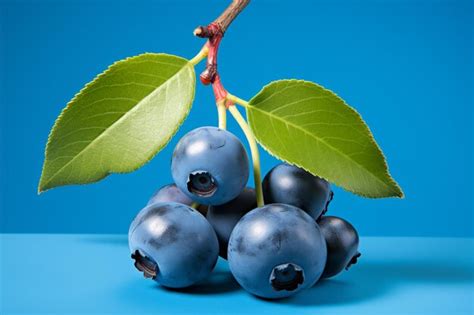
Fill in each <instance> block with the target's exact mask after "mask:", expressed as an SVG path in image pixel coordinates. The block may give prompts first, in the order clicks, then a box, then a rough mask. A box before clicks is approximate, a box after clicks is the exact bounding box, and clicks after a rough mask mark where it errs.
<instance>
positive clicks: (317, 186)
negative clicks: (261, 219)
mask: <svg viewBox="0 0 474 315" xmlns="http://www.w3.org/2000/svg"><path fill="white" fill-rule="evenodd" d="M262 188H263V195H264V199H265V203H266V204H270V203H284V204H289V205H292V206H295V207H297V208H300V209H302V210H304V211H306V212H307V213H308V214H309V215H310V216H312V217H313V218H314V219H317V218H319V217H320V216H321V214H323V213H325V212H326V211H327V206H328V205H329V202H330V201H331V199H332V191H331V187H330V185H329V183H328V182H327V181H326V180H324V179H322V178H319V177H318V176H314V175H312V174H311V173H309V172H307V171H305V170H303V169H301V168H299V167H296V166H294V165H289V164H286V163H282V164H279V165H277V166H275V167H274V168H273V169H271V170H270V172H268V173H267V175H266V176H265V178H264V179H263V184H262Z"/></svg>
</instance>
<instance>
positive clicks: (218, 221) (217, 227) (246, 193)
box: [206, 188, 257, 259]
mask: <svg viewBox="0 0 474 315" xmlns="http://www.w3.org/2000/svg"><path fill="white" fill-rule="evenodd" d="M256 207H257V197H256V195H255V190H254V189H252V188H245V189H244V190H243V191H242V192H241V193H240V194H239V195H238V196H237V198H235V199H232V200H231V201H229V202H227V203H225V204H223V205H219V206H209V209H208V211H207V215H206V217H207V220H208V221H209V223H211V225H212V227H213V228H214V231H216V235H217V239H218V240H219V256H221V257H222V258H224V259H227V245H228V243H229V238H230V234H231V233H232V230H233V229H234V227H235V225H236V224H237V222H239V220H240V218H242V217H243V216H244V215H245V214H246V213H247V212H249V211H250V210H253V209H255V208H256Z"/></svg>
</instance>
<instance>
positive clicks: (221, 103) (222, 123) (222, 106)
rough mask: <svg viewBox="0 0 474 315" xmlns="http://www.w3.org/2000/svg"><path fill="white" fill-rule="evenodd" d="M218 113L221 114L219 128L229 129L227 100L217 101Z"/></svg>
mask: <svg viewBox="0 0 474 315" xmlns="http://www.w3.org/2000/svg"><path fill="white" fill-rule="evenodd" d="M217 114H218V115H219V128H220V129H224V130H226V129H227V108H226V106H225V100H223V101H219V102H217Z"/></svg>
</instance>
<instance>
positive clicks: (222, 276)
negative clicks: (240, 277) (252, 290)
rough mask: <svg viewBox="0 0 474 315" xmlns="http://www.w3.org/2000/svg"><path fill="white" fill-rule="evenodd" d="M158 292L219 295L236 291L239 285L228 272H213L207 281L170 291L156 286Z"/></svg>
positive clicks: (170, 289)
mask: <svg viewBox="0 0 474 315" xmlns="http://www.w3.org/2000/svg"><path fill="white" fill-rule="evenodd" d="M157 287H158V288H159V289H160V290H166V291H172V292H177V293H185V294H221V293H228V292H233V291H237V290H239V289H240V286H239V284H238V283H237V281H235V279H234V277H233V276H232V274H231V273H230V272H229V271H218V270H216V271H214V272H213V273H212V274H211V275H210V276H209V278H208V279H206V280H204V281H203V282H200V283H198V284H196V285H193V286H191V287H188V288H182V289H172V288H165V287H162V286H160V285H158V286H157Z"/></svg>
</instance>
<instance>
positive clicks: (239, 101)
mask: <svg viewBox="0 0 474 315" xmlns="http://www.w3.org/2000/svg"><path fill="white" fill-rule="evenodd" d="M227 99H228V100H229V101H230V102H232V103H233V104H239V105H242V106H243V107H249V106H250V105H249V102H247V101H244V100H243V99H241V98H238V97H237V96H235V95H232V94H230V93H227Z"/></svg>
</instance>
